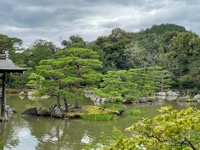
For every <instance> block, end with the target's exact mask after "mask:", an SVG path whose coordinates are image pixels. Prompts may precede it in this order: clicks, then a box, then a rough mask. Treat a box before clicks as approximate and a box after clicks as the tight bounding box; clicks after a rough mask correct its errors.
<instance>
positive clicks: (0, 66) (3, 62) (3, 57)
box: [0, 52, 26, 120]
mask: <svg viewBox="0 0 200 150" xmlns="http://www.w3.org/2000/svg"><path fill="white" fill-rule="evenodd" d="M25 70H26V69H25V68H21V67H18V66H16V65H15V64H14V63H13V62H12V61H11V60H10V59H9V58H8V54H7V53H6V52H5V53H4V54H0V79H1V81H0V100H1V118H2V119H3V120H7V114H6V74H7V73H15V72H17V73H23V72H24V71H25Z"/></svg>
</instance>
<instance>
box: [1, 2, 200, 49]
mask: <svg viewBox="0 0 200 150" xmlns="http://www.w3.org/2000/svg"><path fill="white" fill-rule="evenodd" d="M199 8H200V1H199V0H190V1H188V0H162V1H158V0H157V1H155V0H126V1H124V0H109V1H108V0H76V1H74V0H67V1H66V0H57V1H55V0H42V1H41V0H34V1H33V0H20V1H18V0H10V1H7V0H1V1H0V16H1V18H0V28H1V34H6V35H8V36H11V37H17V38H20V39H22V40H23V41H24V44H25V45H26V46H27V45H30V44H31V43H32V42H33V41H35V40H36V39H38V38H42V39H44V40H49V41H52V42H54V43H55V44H57V45H59V44H60V42H61V40H64V39H68V37H69V36H71V35H80V36H82V37H83V38H84V39H85V40H87V41H92V40H95V39H96V38H97V37H98V36H102V35H108V34H110V33H111V30H112V29H114V28H116V27H120V28H122V29H124V30H126V31H131V32H136V31H139V30H141V29H145V28H149V27H151V26H152V25H153V24H161V23H175V24H177V25H181V26H184V27H186V28H187V29H190V30H192V31H194V32H196V33H197V34H200V29H199V26H200V9H199Z"/></svg>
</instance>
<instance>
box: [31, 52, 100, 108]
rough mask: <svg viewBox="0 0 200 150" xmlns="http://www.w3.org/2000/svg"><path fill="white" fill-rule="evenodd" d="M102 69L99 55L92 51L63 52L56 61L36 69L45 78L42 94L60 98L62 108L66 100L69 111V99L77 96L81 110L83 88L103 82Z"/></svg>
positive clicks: (44, 61) (47, 61) (52, 60)
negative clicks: (80, 101)
mask: <svg viewBox="0 0 200 150" xmlns="http://www.w3.org/2000/svg"><path fill="white" fill-rule="evenodd" d="M101 67H102V64H101V62H100V61H99V60H98V54H97V53H96V52H94V51H92V50H90V49H84V48H71V49H67V50H59V51H58V53H57V57H56V58H53V59H47V60H42V61H41V62H40V63H39V66H37V67H36V73H37V74H38V75H39V77H40V76H42V77H43V78H44V80H42V82H41V88H40V89H39V92H40V93H41V94H45V93H46V94H49V95H53V96H56V97H57V104H58V106H61V102H60V101H61V98H63V100H64V103H65V108H66V110H68V107H67V106H68V102H67V99H68V98H69V97H70V96H73V98H75V99H76V102H75V107H76V108H78V107H79V100H80V98H82V97H83V91H84V90H83V89H84V88H90V86H94V85H95V84H97V83H96V82H98V81H99V80H101V76H102V75H101V73H98V72H97V71H98V69H99V68H101ZM34 76H35V75H34ZM31 82H33V81H31Z"/></svg>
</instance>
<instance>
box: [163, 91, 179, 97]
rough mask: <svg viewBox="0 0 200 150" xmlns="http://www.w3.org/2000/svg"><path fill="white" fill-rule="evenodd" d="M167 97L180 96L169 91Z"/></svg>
mask: <svg viewBox="0 0 200 150" xmlns="http://www.w3.org/2000/svg"><path fill="white" fill-rule="evenodd" d="M166 95H167V96H178V95H179V94H178V93H176V92H173V91H167V92H166Z"/></svg>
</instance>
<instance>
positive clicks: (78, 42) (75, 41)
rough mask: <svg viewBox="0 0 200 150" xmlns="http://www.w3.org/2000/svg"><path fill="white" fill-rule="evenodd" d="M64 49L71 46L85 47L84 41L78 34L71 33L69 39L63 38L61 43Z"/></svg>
mask: <svg viewBox="0 0 200 150" xmlns="http://www.w3.org/2000/svg"><path fill="white" fill-rule="evenodd" d="M61 44H62V45H63V46H64V47H65V49H69V48H71V47H77V48H86V44H87V43H86V42H85V41H84V40H83V38H81V37H80V36H78V35H72V36H70V37H69V41H67V40H63V41H62V43H61Z"/></svg>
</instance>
